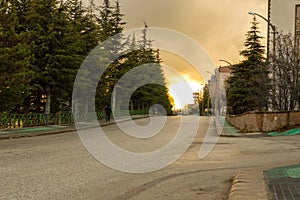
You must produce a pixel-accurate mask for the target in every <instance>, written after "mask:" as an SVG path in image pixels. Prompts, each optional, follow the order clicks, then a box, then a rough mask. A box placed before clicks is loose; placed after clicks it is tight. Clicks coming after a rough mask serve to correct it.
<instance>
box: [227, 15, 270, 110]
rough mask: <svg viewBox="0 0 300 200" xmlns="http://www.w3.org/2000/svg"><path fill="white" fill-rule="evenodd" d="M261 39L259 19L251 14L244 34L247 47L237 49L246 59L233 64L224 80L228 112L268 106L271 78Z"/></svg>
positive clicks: (262, 108) (263, 108) (261, 108)
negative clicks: (241, 49)
mask: <svg viewBox="0 0 300 200" xmlns="http://www.w3.org/2000/svg"><path fill="white" fill-rule="evenodd" d="M261 39H262V37H261V36H259V29H258V22H257V21H256V18H255V17H254V19H253V22H252V26H251V28H250V30H249V31H248V32H247V34H246V41H245V47H246V49H245V50H243V51H241V52H240V55H242V56H243V57H244V58H245V60H244V61H242V62H241V63H239V64H237V65H234V66H233V67H232V75H231V77H230V78H229V79H228V80H227V102H228V105H229V107H230V108H231V110H230V112H231V113H234V114H241V113H244V112H247V111H253V110H266V109H267V108H268V100H269V92H270V91H269V90H270V79H269V76H268V74H269V71H268V69H267V65H266V63H265V58H264V46H263V45H261Z"/></svg>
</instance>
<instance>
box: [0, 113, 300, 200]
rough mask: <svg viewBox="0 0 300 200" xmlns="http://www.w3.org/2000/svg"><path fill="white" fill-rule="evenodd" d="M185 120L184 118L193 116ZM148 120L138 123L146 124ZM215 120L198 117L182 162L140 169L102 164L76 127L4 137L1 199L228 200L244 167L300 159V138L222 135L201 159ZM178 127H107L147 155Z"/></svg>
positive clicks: (172, 122)
mask: <svg viewBox="0 0 300 200" xmlns="http://www.w3.org/2000/svg"><path fill="white" fill-rule="evenodd" d="M187 119H188V120H186V121H185V122H184V123H191V122H193V120H194V119H193V118H192V117H190V118H187ZM148 120H149V119H139V120H136V122H137V123H138V124H139V125H141V126H146V125H147V124H148V122H149V121H148ZM123 123H127V122H123ZM209 123H210V120H209V118H206V117H200V125H199V128H198V130H197V136H196V138H195V139H194V140H193V143H192V145H191V146H190V147H189V149H188V150H187V151H186V152H185V153H184V155H183V156H181V157H180V158H179V159H178V160H177V161H176V162H174V163H172V164H170V165H169V166H167V167H165V168H163V169H160V170H158V171H154V172H148V173H140V174H132V173H125V172H120V171H117V170H114V169H111V168H109V167H107V166H105V165H103V164H102V163H100V162H99V161H98V160H96V159H95V158H94V157H93V156H92V155H91V154H90V153H89V152H88V151H87V150H86V148H85V147H84V146H83V144H82V142H81V140H80V139H79V136H78V134H77V133H76V132H69V133H62V134H56V135H47V136H39V137H32V138H20V139H12V140H2V141H0V199H22V200H23V199H105V200H106V199H113V200H116V199H120V200H123V199H124V200H127V199H205V200H206V199H210V200H211V199H212V200H214V199H215V200H220V199H227V197H228V193H229V190H230V187H231V183H232V178H233V177H234V175H235V174H236V172H237V171H238V169H240V168H243V169H247V168H259V167H262V166H282V165H291V164H299V161H300V153H299V152H300V136H289V137H221V138H219V140H218V143H217V144H216V145H215V147H214V149H213V150H212V151H211V152H210V154H208V156H207V157H205V158H204V159H199V157H198V154H199V149H200V147H201V145H203V138H204V135H205V133H206V131H207V128H208V125H209ZM179 124H180V117H169V118H168V120H167V122H166V124H165V126H164V128H163V129H162V131H161V132H160V133H159V134H157V135H156V136H153V137H152V138H150V139H136V138H133V137H131V136H128V135H126V134H124V133H122V131H121V130H120V129H119V128H118V126H117V125H110V126H106V127H103V130H104V132H105V133H106V135H107V137H108V138H109V139H110V140H111V141H112V142H113V143H114V144H115V145H117V146H119V147H121V148H123V149H127V150H128V151H132V152H138V153H146V152H151V151H155V150H157V149H160V148H162V147H164V146H165V145H166V144H168V143H169V142H170V141H172V138H173V137H175V135H176V133H177V130H178V128H179V127H180V126H179ZM125 125H126V124H125ZM187 135H188V134H187ZM124 162H126V161H124ZM139 164H141V163H136V165H139Z"/></svg>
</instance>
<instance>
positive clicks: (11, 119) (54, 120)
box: [0, 110, 148, 129]
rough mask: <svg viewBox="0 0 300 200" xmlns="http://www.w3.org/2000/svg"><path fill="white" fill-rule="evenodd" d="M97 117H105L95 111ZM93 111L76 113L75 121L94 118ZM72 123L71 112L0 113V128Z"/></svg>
mask: <svg viewBox="0 0 300 200" xmlns="http://www.w3.org/2000/svg"><path fill="white" fill-rule="evenodd" d="M126 113H128V111H118V112H116V113H114V114H115V115H117V116H122V115H125V114H126ZM129 113H130V115H144V114H148V111H145V110H130V111H129ZM96 115H97V119H98V120H101V119H104V118H105V113H103V112H97V113H96ZM94 116H95V114H94V113H87V114H80V115H76V121H91V120H93V119H94ZM71 123H74V116H73V114H72V113H71V112H66V113H56V114H49V115H45V114H44V113H35V114H26V115H25V114H0V129H15V128H23V127H35V126H47V125H63V124H71Z"/></svg>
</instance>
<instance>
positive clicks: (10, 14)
mask: <svg viewBox="0 0 300 200" xmlns="http://www.w3.org/2000/svg"><path fill="white" fill-rule="evenodd" d="M18 15H19V13H18V1H16V0H7V1H3V0H1V1H0V82H1V85H0V112H3V111H17V110H16V108H22V103H23V99H24V97H26V95H28V93H29V88H30V87H29V83H30V80H31V78H32V72H31V70H30V68H29V66H30V63H31V61H32V56H31V51H30V48H29V45H27V44H26V40H27V34H26V33H24V32H21V31H20V29H19V27H20V21H19V18H18Z"/></svg>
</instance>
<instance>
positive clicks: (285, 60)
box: [271, 33, 300, 110]
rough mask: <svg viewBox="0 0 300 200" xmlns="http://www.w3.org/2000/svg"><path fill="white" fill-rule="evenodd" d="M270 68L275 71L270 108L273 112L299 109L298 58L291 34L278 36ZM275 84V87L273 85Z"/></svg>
mask: <svg viewBox="0 0 300 200" xmlns="http://www.w3.org/2000/svg"><path fill="white" fill-rule="evenodd" d="M271 58H273V59H272V62H271V66H272V67H273V69H275V81H274V83H273V85H272V87H273V91H274V92H275V95H273V98H274V99H272V100H273V101H272V104H273V105H272V106H273V109H274V110H294V109H296V108H297V106H298V108H299V97H300V82H299V71H300V69H299V56H298V55H297V51H296V48H295V44H294V38H293V36H292V34H290V33H289V34H283V33H280V34H278V36H277V38H276V52H275V55H274V52H273V55H272V56H271ZM274 84H275V85H274Z"/></svg>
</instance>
